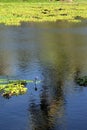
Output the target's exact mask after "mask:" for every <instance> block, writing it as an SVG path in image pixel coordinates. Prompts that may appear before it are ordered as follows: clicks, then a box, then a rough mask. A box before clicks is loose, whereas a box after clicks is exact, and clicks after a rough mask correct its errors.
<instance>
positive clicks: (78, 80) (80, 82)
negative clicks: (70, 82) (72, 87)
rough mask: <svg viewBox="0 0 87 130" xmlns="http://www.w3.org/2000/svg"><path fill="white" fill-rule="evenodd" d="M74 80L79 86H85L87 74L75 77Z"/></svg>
mask: <svg viewBox="0 0 87 130" xmlns="http://www.w3.org/2000/svg"><path fill="white" fill-rule="evenodd" d="M75 81H76V83H77V84H78V85H80V86H87V76H84V77H80V78H76V80H75Z"/></svg>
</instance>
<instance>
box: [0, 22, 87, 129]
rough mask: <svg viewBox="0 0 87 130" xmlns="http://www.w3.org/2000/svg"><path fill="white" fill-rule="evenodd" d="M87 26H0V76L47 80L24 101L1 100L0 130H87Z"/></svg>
mask: <svg viewBox="0 0 87 130" xmlns="http://www.w3.org/2000/svg"><path fill="white" fill-rule="evenodd" d="M77 74H79V75H80V76H83V75H87V24H85V23H83V24H78V25H77V24H65V23H44V24H43V23H41V24H40V23H39V24H38V23H37V24H34V23H30V24H24V23H23V24H22V25H21V26H20V27H13V26H12V27H6V26H4V25H0V76H1V77H6V76H7V75H8V77H9V79H10V78H14V79H31V80H33V79H34V78H35V77H36V76H38V77H39V79H40V80H42V82H41V83H39V84H37V88H38V89H37V91H35V86H34V84H33V83H30V84H28V85H27V88H28V92H27V93H26V94H25V95H22V96H17V97H16V96H14V97H12V98H10V99H5V98H3V97H2V96H0V130H87V88H86V87H82V86H81V87H80V86H79V85H77V84H76V83H75V76H76V75H77Z"/></svg>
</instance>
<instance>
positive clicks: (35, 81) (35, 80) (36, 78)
mask: <svg viewBox="0 0 87 130" xmlns="http://www.w3.org/2000/svg"><path fill="white" fill-rule="evenodd" d="M37 80H38V77H35V79H34V83H35V91H37Z"/></svg>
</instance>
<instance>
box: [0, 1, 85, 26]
mask: <svg viewBox="0 0 87 130" xmlns="http://www.w3.org/2000/svg"><path fill="white" fill-rule="evenodd" d="M86 18H87V2H85V3H77V2H73V3H65V2H64V3H61V2H51V3H27V2H25V3H23V2H22V3H20V4H19V3H0V23H4V24H6V25H20V24H21V22H46V21H54V22H56V21H62V20H65V21H68V22H81V20H82V19H86Z"/></svg>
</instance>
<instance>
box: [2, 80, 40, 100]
mask: <svg viewBox="0 0 87 130" xmlns="http://www.w3.org/2000/svg"><path fill="white" fill-rule="evenodd" d="M40 82H41V81H40V80H37V79H36V78H35V80H7V79H0V93H1V95H2V96H3V97H5V98H10V97H12V96H18V95H22V94H25V93H26V92H27V90H28V89H27V88H26V85H27V84H28V83H34V84H35V86H36V84H37V83H40Z"/></svg>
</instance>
